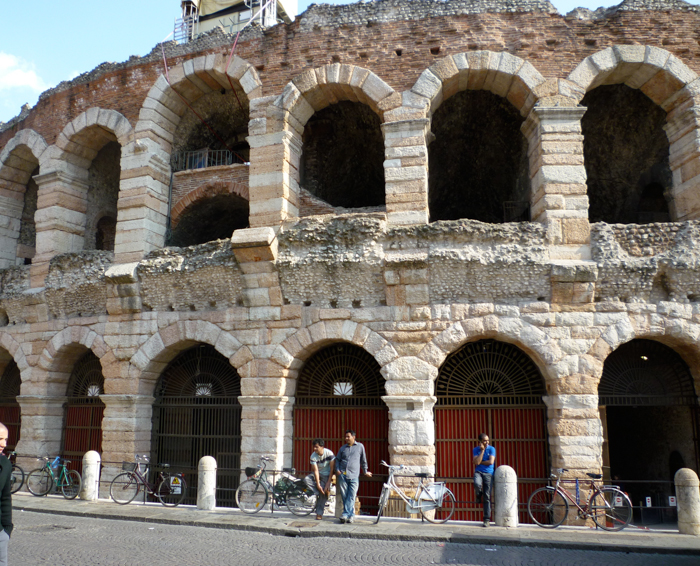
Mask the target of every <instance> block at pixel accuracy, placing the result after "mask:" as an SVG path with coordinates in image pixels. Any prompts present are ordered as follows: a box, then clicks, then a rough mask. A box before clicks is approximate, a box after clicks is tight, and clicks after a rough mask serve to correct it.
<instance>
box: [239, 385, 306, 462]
mask: <svg viewBox="0 0 700 566" xmlns="http://www.w3.org/2000/svg"><path fill="white" fill-rule="evenodd" d="M242 381H244V380H242ZM241 385H242V387H243V384H241ZM238 400H239V401H240V403H241V406H242V409H243V410H242V411H241V436H242V438H241V468H245V467H246V466H257V465H258V464H259V463H260V456H270V457H271V458H273V460H274V461H273V462H272V464H271V465H270V464H268V468H269V469H273V468H274V469H276V470H281V469H282V468H283V467H289V466H291V465H292V433H293V431H292V407H293V405H294V397H286V396H277V395H264V396H263V395H260V396H252V395H251V396H248V395H244V396H241V397H239V398H238Z"/></svg>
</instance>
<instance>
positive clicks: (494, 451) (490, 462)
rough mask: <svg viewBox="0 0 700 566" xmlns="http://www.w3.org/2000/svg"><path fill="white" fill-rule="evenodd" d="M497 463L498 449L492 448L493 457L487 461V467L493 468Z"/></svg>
mask: <svg viewBox="0 0 700 566" xmlns="http://www.w3.org/2000/svg"><path fill="white" fill-rule="evenodd" d="M495 461H496V449H495V448H494V447H493V446H491V456H489V459H488V460H487V464H486V465H487V466H493V463H494V462H495Z"/></svg>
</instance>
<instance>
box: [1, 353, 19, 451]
mask: <svg viewBox="0 0 700 566" xmlns="http://www.w3.org/2000/svg"><path fill="white" fill-rule="evenodd" d="M21 383H22V379H21V377H20V371H19V368H18V367H17V364H16V363H15V361H14V360H12V361H10V363H9V364H7V367H6V368H5V371H4V372H3V373H2V377H0V422H1V423H2V424H4V425H5V426H6V427H7V450H14V449H15V447H16V446H17V442H18V441H19V435H20V427H21V424H22V420H21V416H20V408H19V403H18V402H17V396H18V395H19V392H20V391H19V388H20V385H21Z"/></svg>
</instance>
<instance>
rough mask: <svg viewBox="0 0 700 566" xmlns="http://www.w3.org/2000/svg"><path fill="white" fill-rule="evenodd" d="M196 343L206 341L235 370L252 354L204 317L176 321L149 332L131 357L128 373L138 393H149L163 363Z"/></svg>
mask: <svg viewBox="0 0 700 566" xmlns="http://www.w3.org/2000/svg"><path fill="white" fill-rule="evenodd" d="M197 343H203V344H209V345H210V346H213V347H214V348H215V349H216V351H217V352H219V353H220V354H221V355H222V356H224V357H225V358H227V359H228V360H229V362H230V363H231V365H232V366H233V367H234V368H235V369H236V370H237V371H238V370H239V369H240V368H241V367H242V366H243V365H245V364H246V363H247V362H249V361H250V360H251V359H252V354H251V353H250V350H249V349H248V348H247V347H244V346H243V345H242V344H241V342H240V341H238V340H237V339H236V338H235V337H234V336H233V335H232V334H230V333H229V332H227V331H225V330H222V329H221V328H219V327H218V326H216V325H215V324H212V323H211V322H207V321H204V320H192V321H183V322H176V323H174V324H171V325H170V326H168V327H166V328H163V329H162V330H160V331H158V332H156V333H155V334H154V335H153V336H151V337H150V338H149V339H148V340H146V342H144V344H143V345H142V346H141V347H140V348H139V350H138V351H137V352H136V353H135V354H134V355H133V356H132V357H131V360H130V362H129V365H130V367H129V374H130V377H131V378H132V379H137V380H138V391H139V394H140V395H153V394H154V391H155V386H156V382H157V381H158V378H159V377H160V375H161V373H162V372H163V370H164V369H165V367H166V366H167V365H168V364H169V363H170V362H171V361H172V360H173V359H175V357H176V356H177V355H178V354H180V353H181V352H182V351H184V350H186V349H188V348H191V347H192V346H194V345H195V344H197Z"/></svg>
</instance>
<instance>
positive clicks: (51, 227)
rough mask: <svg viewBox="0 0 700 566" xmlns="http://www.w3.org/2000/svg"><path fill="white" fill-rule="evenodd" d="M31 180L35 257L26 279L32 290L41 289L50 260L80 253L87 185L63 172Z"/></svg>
mask: <svg viewBox="0 0 700 566" xmlns="http://www.w3.org/2000/svg"><path fill="white" fill-rule="evenodd" d="M34 180H35V181H36V183H37V185H38V187H39V191H38V199H37V211H36V215H35V216H34V218H35V220H36V255H35V256H34V259H33V260H32V266H31V269H30V273H31V275H30V277H31V286H32V287H43V286H44V279H45V278H46V275H47V274H48V272H49V261H50V260H51V258H52V257H54V256H55V255H58V254H61V253H66V252H79V251H81V250H82V249H83V245H84V240H85V222H86V217H85V213H86V211H87V189H88V185H87V183H86V182H85V180H83V179H79V178H77V177H75V176H73V175H71V174H69V173H67V172H65V171H52V172H51V173H46V174H44V175H37V176H36V177H34Z"/></svg>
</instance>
